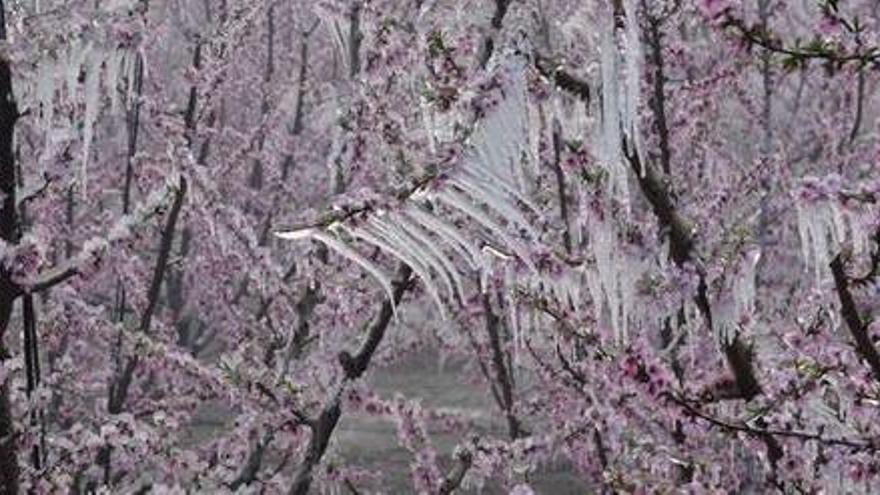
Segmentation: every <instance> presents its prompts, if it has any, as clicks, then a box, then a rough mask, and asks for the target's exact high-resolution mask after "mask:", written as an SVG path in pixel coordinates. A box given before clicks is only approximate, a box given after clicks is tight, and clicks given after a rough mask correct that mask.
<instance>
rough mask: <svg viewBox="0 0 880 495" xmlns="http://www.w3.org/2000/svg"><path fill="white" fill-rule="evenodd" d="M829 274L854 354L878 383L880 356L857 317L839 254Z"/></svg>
mask: <svg viewBox="0 0 880 495" xmlns="http://www.w3.org/2000/svg"><path fill="white" fill-rule="evenodd" d="M831 274H832V275H833V276H834V286H835V288H836V289H837V296H838V298H839V299H840V313H841V315H842V316H843V320H844V321H845V322H846V326H847V328H848V329H849V333H850V335H852V337H853V340H854V341H855V349H856V354H858V355H859V357H860V358H862V359H864V360H865V361H866V362H867V363H868V366H870V367H871V371H872V373H873V374H874V379H875V380H877V381H878V382H880V354H878V353H877V349H876V348H875V347H874V344H873V343H872V342H871V337H870V336H869V335H868V328H867V327H868V326H867V324H866V323H865V322H864V321H862V318H861V316H859V310H858V308H857V307H856V303H855V301H854V300H853V298H852V294H851V293H850V290H849V279H848V278H847V276H846V272H845V270H844V266H843V259H842V258H841V254H838V255H837V256H835V257H834V259H833V260H831Z"/></svg>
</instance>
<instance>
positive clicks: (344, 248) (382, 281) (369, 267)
mask: <svg viewBox="0 0 880 495" xmlns="http://www.w3.org/2000/svg"><path fill="white" fill-rule="evenodd" d="M310 234H311V235H310V237H311V238H312V239H315V240H316V241H320V242H323V243H324V244H325V245H326V246H327V247H328V248H330V249H332V250H333V251H334V252H336V253H337V254H339V255H340V256H342V257H343V258H345V259H347V260H349V261H351V262H353V263H354V264H356V265H358V266H359V267H361V268H362V269H363V270H364V271H366V272H367V273H369V274H370V275H372V276H373V278H375V279H376V280H377V281H378V282H379V285H381V286H382V288H383V289H384V290H385V294H386V295H387V296H388V301H389V302H391V309H392V311H393V312H394V317H395V318H397V304H396V303H395V301H394V290H392V288H391V279H390V278H388V276H387V275H385V272H383V271H382V269H381V268H379V267H378V266H376V265H375V264H374V263H373V262H372V261H370V260H368V259H367V258H365V257H364V256H362V255H361V254H360V253H358V252H357V251H355V250H354V249H353V248H352V247H350V246H349V245H347V244H345V243H344V242H342V241H340V240H339V239H337V238H336V237H334V236H333V235H331V234H328V233H325V232H322V231H320V230H313V231H311V232H310Z"/></svg>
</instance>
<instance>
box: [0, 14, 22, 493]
mask: <svg viewBox="0 0 880 495" xmlns="http://www.w3.org/2000/svg"><path fill="white" fill-rule="evenodd" d="M4 21H5V6H4V5H3V2H2V0H0V39H2V40H5V39H6V26H5V22H4ZM17 118H18V108H17V107H16V105H15V97H14V95H13V93H12V68H11V67H10V65H9V61H8V60H5V59H0V196H2V204H3V206H2V209H0V239H2V240H3V241H4V242H6V243H9V244H15V243H17V242H18V239H19V225H18V215H17V212H16V205H15V203H16V201H15V193H16V180H15V155H14V154H13V148H12V146H13V134H14V131H15V121H16V119H17ZM19 295H20V290H19V287H18V286H17V285H16V284H15V283H14V282H13V281H12V278H11V274H10V273H9V271H7V270H6V269H3V268H0V364H2V363H3V362H5V361H6V360H7V359H9V358H10V357H11V354H10V352H9V350H8V349H7V348H6V329H7V328H8V326H9V319H10V316H11V314H12V306H13V303H14V302H15V299H16V298H17V297H18V296H19ZM13 426H14V425H13V418H12V411H11V401H10V397H9V381H8V380H7V381H6V382H5V383H3V384H2V385H0V494H6V493H9V494H14V493H18V475H19V470H18V456H17V445H16V444H17V441H16V435H15V430H14V428H13Z"/></svg>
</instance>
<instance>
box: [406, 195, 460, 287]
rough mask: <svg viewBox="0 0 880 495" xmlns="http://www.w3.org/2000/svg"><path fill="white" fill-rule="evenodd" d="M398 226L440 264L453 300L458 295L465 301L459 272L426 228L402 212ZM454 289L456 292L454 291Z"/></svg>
mask: <svg viewBox="0 0 880 495" xmlns="http://www.w3.org/2000/svg"><path fill="white" fill-rule="evenodd" d="M397 224H398V225H399V226H400V227H401V228H402V229H403V230H405V231H406V232H407V234H409V235H410V236H412V237H413V239H415V240H416V242H418V243H419V244H421V245H422V247H423V248H424V249H426V250H427V251H428V252H429V253H430V254H431V256H432V257H433V258H434V259H435V261H436V262H437V263H438V264H439V267H438V268H440V269H442V271H443V273H441V275H443V276H444V278H445V279H446V280H447V281H448V283H449V284H451V285H450V292H451V293H452V294H451V298H454V294H457V295H458V298H459V300H461V301H463V300H464V289H463V286H464V284H463V283H462V281H461V278H460V277H459V274H458V270H457V269H456V267H455V266H454V265H453V264H452V262H451V261H450V260H449V258H448V257H447V256H446V255H445V254H444V253H443V252H442V251H441V250H440V248H438V247H437V245H436V243H435V242H433V240H432V239H431V238H430V234H429V232H428V231H427V230H425V228H424V227H423V226H422V225H421V224H419V223H418V222H414V221H412V217H410V216H408V215H406V214H405V213H404V212H401V213H399V214H398V216H397ZM453 289H454V290H453Z"/></svg>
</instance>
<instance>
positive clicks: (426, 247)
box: [382, 214, 456, 319]
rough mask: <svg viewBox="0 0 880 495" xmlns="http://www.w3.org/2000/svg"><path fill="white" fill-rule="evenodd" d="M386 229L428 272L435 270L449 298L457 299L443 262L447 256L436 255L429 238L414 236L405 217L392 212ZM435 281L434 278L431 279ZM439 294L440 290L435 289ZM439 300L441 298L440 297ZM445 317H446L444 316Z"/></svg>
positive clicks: (442, 308) (442, 311)
mask: <svg viewBox="0 0 880 495" xmlns="http://www.w3.org/2000/svg"><path fill="white" fill-rule="evenodd" d="M382 223H384V225H385V228H386V231H387V232H388V233H389V235H390V236H392V238H393V239H394V240H396V241H397V242H398V243H399V244H400V246H401V247H402V248H403V249H404V250H406V252H407V253H409V255H410V256H412V257H415V258H416V259H417V260H418V261H419V262H420V263H421V264H422V266H423V267H425V271H426V272H427V273H429V272H434V273H436V274H437V275H438V277H439V278H440V280H441V281H442V282H443V284H444V285H445V287H446V290H447V294H448V297H449V300H454V299H455V293H456V284H455V282H454V281H453V280H452V279H451V278H450V277H449V276H447V275H446V265H445V263H444V262H443V259H445V256H444V255H443V254H442V253H440V254H439V256H437V255H435V254H434V253H435V252H436V251H435V249H433V248H432V246H433V244H432V243H431V241H430V240H429V239H428V240H426V242H421V241H419V240H418V239H417V238H416V237H414V236H413V234H412V232H411V231H410V230H409V229H407V225H406V224H407V221H406V219H404V218H403V217H401V216H399V215H396V214H390V215H388V217H387V220H385V221H384V222H382ZM431 283H433V279H432V280H431ZM435 292H437V293H438V294H439V291H435ZM438 301H439V298H438ZM444 307H445V306H444V305H442V303H441V305H440V313H441V315H442V314H444ZM444 319H445V318H444Z"/></svg>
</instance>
